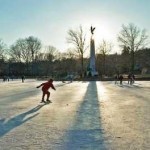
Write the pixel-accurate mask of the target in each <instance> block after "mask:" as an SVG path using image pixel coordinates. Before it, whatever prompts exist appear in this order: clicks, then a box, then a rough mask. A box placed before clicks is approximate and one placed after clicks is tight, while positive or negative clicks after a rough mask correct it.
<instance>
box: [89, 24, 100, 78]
mask: <svg viewBox="0 0 150 150" xmlns="http://www.w3.org/2000/svg"><path fill="white" fill-rule="evenodd" d="M94 30H95V28H93V27H92V26H91V40H90V64H89V68H90V73H91V75H92V76H96V75H98V73H97V72H96V68H95V42H94V38H93V34H94Z"/></svg>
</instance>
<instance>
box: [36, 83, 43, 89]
mask: <svg viewBox="0 0 150 150" xmlns="http://www.w3.org/2000/svg"><path fill="white" fill-rule="evenodd" d="M43 85H44V83H42V84H41V85H39V86H37V87H36V88H39V87H41V86H43Z"/></svg>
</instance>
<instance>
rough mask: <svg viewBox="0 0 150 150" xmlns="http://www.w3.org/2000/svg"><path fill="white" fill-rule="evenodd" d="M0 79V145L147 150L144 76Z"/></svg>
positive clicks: (149, 114) (5, 149)
mask: <svg viewBox="0 0 150 150" xmlns="http://www.w3.org/2000/svg"><path fill="white" fill-rule="evenodd" d="M42 82H43V81H36V80H26V81H25V82H24V83H22V82H21V81H19V80H17V81H10V82H5V83H4V82H0V150H148V149H150V81H136V82H135V84H134V85H128V84H127V83H126V82H123V85H119V84H116V85H115V84H114V82H112V81H106V82H101V81H97V82H95V81H93V82H82V81H80V82H78V81H74V82H72V83H70V82H66V83H62V82H55V81H54V85H55V87H56V91H54V90H52V89H50V93H51V98H50V99H51V101H52V103H51V104H47V105H44V104H41V103H40V101H41V95H42V93H41V90H40V89H37V88H36V86H37V85H39V84H41V83H42Z"/></svg>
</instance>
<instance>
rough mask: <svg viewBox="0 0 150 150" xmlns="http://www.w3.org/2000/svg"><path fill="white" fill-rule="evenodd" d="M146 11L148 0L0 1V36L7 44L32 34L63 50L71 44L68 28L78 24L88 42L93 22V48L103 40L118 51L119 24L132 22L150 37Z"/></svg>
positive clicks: (75, 26)
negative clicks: (110, 43) (144, 30)
mask: <svg viewBox="0 0 150 150" xmlns="http://www.w3.org/2000/svg"><path fill="white" fill-rule="evenodd" d="M149 14H150V0H0V39H1V40H2V41H3V42H4V43H5V44H7V45H8V46H10V45H11V44H14V43H15V41H16V40H17V39H19V38H26V37H28V36H35V37H37V38H39V39H40V40H41V42H42V44H43V45H45V46H47V45H51V46H54V47H56V48H57V49H58V50H60V51H62V52H63V51H65V50H66V49H68V48H69V47H70V45H69V44H68V43H67V40H66V38H67V32H68V30H69V29H73V30H77V29H78V28H79V26H80V25H81V26H82V28H83V30H84V32H85V33H86V37H87V42H89V43H90V26H91V25H92V26H94V27H96V29H95V32H94V39H95V45H96V47H97V46H98V45H99V44H100V42H101V41H102V40H103V39H105V40H107V41H110V42H112V43H113V45H114V47H113V52H117V51H118V50H119V48H118V43H117V34H118V33H119V31H120V30H121V26H122V24H124V25H128V24H129V23H134V24H135V25H136V26H138V27H139V28H140V29H146V30H147V33H148V35H149V36H150V19H149V16H148V15H149Z"/></svg>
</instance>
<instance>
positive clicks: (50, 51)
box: [45, 45, 59, 61]
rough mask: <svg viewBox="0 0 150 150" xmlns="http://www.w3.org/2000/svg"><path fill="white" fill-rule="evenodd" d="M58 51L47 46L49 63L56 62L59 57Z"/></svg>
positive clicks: (46, 56) (46, 51)
mask: <svg viewBox="0 0 150 150" xmlns="http://www.w3.org/2000/svg"><path fill="white" fill-rule="evenodd" d="M58 53H59V52H58V50H57V49H56V47H54V46H51V45H49V46H46V48H45V59H46V60H48V61H54V60H55V59H57V57H58Z"/></svg>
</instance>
